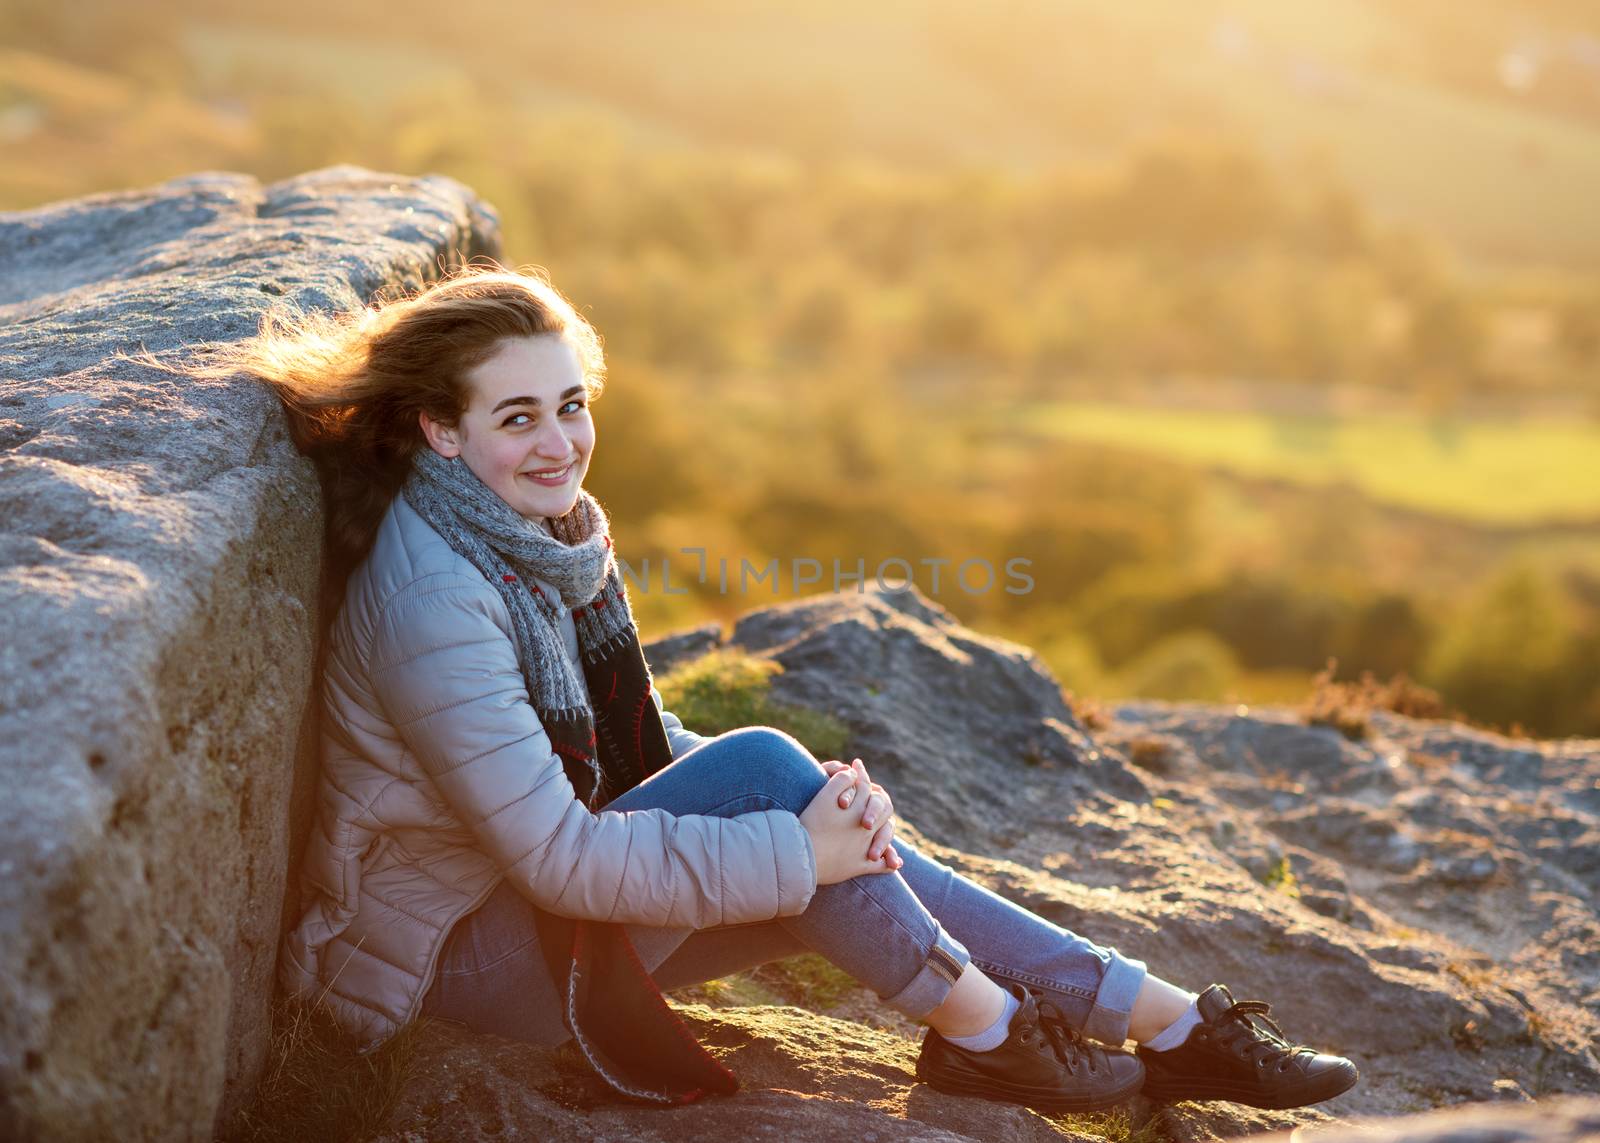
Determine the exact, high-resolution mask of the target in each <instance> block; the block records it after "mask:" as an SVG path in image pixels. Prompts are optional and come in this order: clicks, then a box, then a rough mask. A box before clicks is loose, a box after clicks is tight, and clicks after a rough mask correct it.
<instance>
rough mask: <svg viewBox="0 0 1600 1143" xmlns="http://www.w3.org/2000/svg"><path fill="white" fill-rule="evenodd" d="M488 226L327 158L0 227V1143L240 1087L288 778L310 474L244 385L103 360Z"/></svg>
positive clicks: (423, 269)
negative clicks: (291, 171) (304, 168)
mask: <svg viewBox="0 0 1600 1143" xmlns="http://www.w3.org/2000/svg"><path fill="white" fill-rule="evenodd" d="M496 241H497V236H496V223H495V220H494V217H493V215H492V214H491V213H490V212H489V211H487V209H486V208H484V207H483V205H482V204H480V203H478V202H477V201H476V200H475V199H474V198H473V196H472V194H471V193H470V192H469V191H468V190H466V188H464V187H462V186H460V185H458V184H456V183H454V182H452V181H450V180H448V179H443V178H425V179H402V178H398V177H393V176H388V175H378V174H374V173H371V172H367V171H361V170H357V169H354V168H334V169H330V170H325V171H319V172H316V173H313V174H309V175H305V176H302V177H299V178H295V179H290V180H287V181H285V182H281V183H276V184H273V185H271V186H265V187H263V186H261V185H260V184H259V183H258V182H256V181H255V180H254V179H252V178H249V177H246V176H242V175H232V174H202V175H196V176H193V177H190V178H184V179H177V180H174V181H172V182H169V183H165V184H163V185H160V186H157V187H154V188H151V189H147V190H137V191H128V192H119V193H113V194H103V195H96V196H93V197H90V198H85V199H79V200H77V201H73V202H67V203H60V204H56V205H52V206H49V207H44V208H41V209H38V210H32V211H25V212H20V213H12V214H5V215H0V449H3V450H4V451H3V454H0V614H3V615H4V617H5V631H4V633H3V635H0V927H3V931H4V933H5V940H4V944H3V946H0V1137H3V1138H5V1139H32V1138H51V1139H95V1138H104V1139H110V1138H117V1139H138V1138H152V1139H153V1138H160V1139H199V1138H209V1137H210V1136H211V1135H212V1132H213V1124H214V1122H215V1121H217V1120H218V1119H219V1117H220V1116H225V1115H226V1114H227V1113H228V1112H229V1111H230V1110H231V1109H232V1108H233V1107H234V1106H236V1105H237V1104H239V1102H240V1101H241V1100H242V1099H243V1098H244V1097H245V1096H247V1095H248V1094H249V1093H250V1089H251V1087H252V1085H253V1082H254V1079H255V1075H256V1072H257V1071H258V1070H259V1067H260V1064H261V1061H262V1058H263V1051H264V1048H265V1036H266V1031H267V1029H266V1014H267V1006H268V1001H269V999H270V996H271V981H272V971H273V962H274V957H275V955H276V951H277V943H278V935H279V932H280V928H281V925H282V922H283V914H284V905H285V874H286V872H287V868H288V863H289V857H290V854H291V850H292V849H293V850H296V851H297V849H298V837H299V833H300V831H301V828H302V827H303V825H304V823H305V820H306V817H305V810H306V808H307V807H306V805H305V804H304V799H305V796H306V795H307V793H308V792H309V790H310V788H311V787H310V780H311V777H312V773H313V771H312V769H311V768H312V767H313V766H314V765H315V757H314V753H313V752H312V750H311V746H312V738H311V734H312V732H313V731H314V726H313V724H312V723H313V720H312V718H311V717H310V716H308V713H307V712H308V705H307V701H308V697H309V695H310V693H311V686H312V678H313V662H314V657H315V656H314V651H315V641H316V636H317V629H318V616H317V614H316V608H317V597H318V568H319V558H320V542H321V523H320V513H319V506H318V496H317V485H316V480H315V477H314V474H313V472H312V471H311V468H310V466H309V465H308V464H307V463H306V462H305V461H304V460H303V459H301V458H300V457H298V456H297V455H296V453H295V451H294V449H293V448H292V447H291V445H290V443H289V441H288V439H287V435H286V431H285V423H284V418H283V415H282V413H281V411H280V409H279V407H278V405H277V402H276V401H275V399H274V398H273V397H272V396H271V395H270V394H269V393H267V392H266V391H265V390H264V389H262V388H261V387H260V386H258V385H257V384H255V383H253V382H250V381H247V380H243V379H241V380H238V381H236V382H231V383H226V384H220V383H219V384H191V383H186V382H183V381H179V380H175V379H174V378H173V377H172V376H170V375H167V374H162V373H160V372H157V371H154V370H149V369H141V368H136V367H132V366H130V365H128V364H125V363H120V362H114V361H108V358H109V356H110V355H111V354H112V353H113V351H115V350H127V351H134V350H137V349H138V348H139V347H140V346H141V345H144V346H146V347H148V348H149V349H150V350H152V351H154V352H155V353H156V354H158V355H160V356H162V357H168V358H172V359H181V358H182V357H183V356H184V354H185V353H186V352H188V351H187V350H186V349H185V348H184V346H185V344H193V343H200V342H208V341H214V342H215V341H228V340H232V339H237V338H241V337H244V336H247V335H249V334H251V333H253V332H254V330H255V327H256V321H257V318H258V316H259V314H260V313H261V311H262V310H263V308H264V307H266V306H267V305H268V304H269V303H271V302H272V301H273V299H274V298H275V297H277V296H285V297H289V298H292V299H294V300H296V301H299V302H301V303H303V304H305V305H309V306H315V305H339V306H344V305H349V304H353V303H358V302H361V301H364V300H367V299H368V298H369V297H370V296H371V295H372V293H373V292H374V291H375V290H376V289H378V288H379V287H384V286H394V285H402V284H404V285H410V284H415V283H418V282H420V281H423V280H425V279H427V278H429V277H432V276H435V275H436V274H437V272H438V266H439V264H440V262H441V261H446V262H448V260H449V257H450V256H452V255H453V254H454V253H455V252H458V251H459V252H460V253H461V254H462V255H464V256H468V257H470V256H472V255H474V254H477V253H493V252H494V248H495V243H496ZM292 803H296V805H295V809H294V810H293V812H291V804H292Z"/></svg>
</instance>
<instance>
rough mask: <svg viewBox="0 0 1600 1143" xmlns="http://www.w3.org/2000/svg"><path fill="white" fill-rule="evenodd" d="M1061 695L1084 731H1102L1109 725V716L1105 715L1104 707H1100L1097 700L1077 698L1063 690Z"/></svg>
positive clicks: (1077, 696)
mask: <svg viewBox="0 0 1600 1143" xmlns="http://www.w3.org/2000/svg"><path fill="white" fill-rule="evenodd" d="M1061 695H1062V697H1063V698H1065V699H1066V700H1067V706H1068V707H1070V708H1071V709H1072V715H1073V717H1074V718H1076V719H1077V720H1078V721H1079V722H1080V723H1081V724H1082V725H1083V728H1084V729H1085V730H1104V729H1105V728H1106V727H1108V726H1110V725H1111V716H1110V715H1109V714H1107V713H1106V710H1105V707H1103V706H1101V705H1100V700H1099V699H1092V698H1087V697H1083V696H1079V695H1076V694H1073V693H1072V692H1071V691H1065V690H1064V691H1062V692H1061Z"/></svg>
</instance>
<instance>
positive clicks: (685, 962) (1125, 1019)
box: [608, 727, 1187, 1044]
mask: <svg viewBox="0 0 1600 1143" xmlns="http://www.w3.org/2000/svg"><path fill="white" fill-rule="evenodd" d="M763 735H765V738H762V736H763ZM752 738H755V740H758V741H757V743H752V741H750V740H752ZM702 751H717V756H715V757H731V759H734V767H736V768H738V772H739V773H741V775H742V778H744V781H747V783H749V780H750V776H752V775H754V770H744V768H742V767H746V765H747V764H752V762H754V760H755V759H763V762H762V767H773V765H776V768H778V770H779V772H781V770H782V768H784V765H786V759H787V760H789V762H790V764H792V762H794V760H795V751H798V752H800V754H803V757H805V759H808V760H810V754H805V748H803V746H800V744H798V743H797V741H795V740H792V738H789V736H787V735H782V733H779V732H771V730H768V728H760V727H752V728H746V730H738V732H731V733H728V735H722V736H718V738H715V740H710V741H709V743H704V744H702V746H698V748H696V749H694V751H691V752H688V754H685V756H683V757H682V759H678V760H677V762H675V764H674V765H672V767H667V768H666V770H662V772H661V773H658V775H654V776H653V778H651V780H650V781H646V783H643V784H640V786H637V788H635V789H634V791H629V794H624V796H622V797H621V799H618V800H616V802H613V804H611V805H613V807H616V808H638V807H635V805H629V804H627V802H629V800H630V799H635V797H637V799H638V800H640V804H642V805H643V804H650V805H658V804H661V802H662V797H666V800H667V802H670V804H667V805H664V808H669V810H672V808H674V804H677V805H682V802H678V800H677V799H680V797H690V799H691V800H693V799H694V797H696V796H694V794H693V792H691V791H693V789H696V788H699V786H701V783H702V781H704V778H691V767H694V764H696V757H698V756H701V752H702ZM774 754H776V759H774V757H773V756H774ZM741 759H746V760H744V762H741ZM811 764H813V765H814V760H813V762H811ZM699 765H706V767H707V772H714V770H722V768H725V764H720V762H718V764H710V760H709V759H706V760H701V764H699ZM680 768H682V772H680ZM674 772H680V773H677V775H675V773H674ZM800 772H802V776H803V778H805V780H803V781H802V783H800V786H802V792H800V794H798V796H794V799H792V804H790V805H789V807H787V808H790V810H794V812H795V813H798V812H800V810H802V808H805V804H806V802H810V799H811V796H813V794H814V792H816V789H819V788H821V784H822V781H824V778H822V770H821V767H816V772H814V773H810V767H805V765H802V767H800ZM674 780H677V781H674ZM669 781H670V783H672V786H670V791H669V788H667V783H669ZM726 781H728V780H726V778H718V784H725V783H726ZM658 783H661V786H656V784H658ZM653 786H656V788H654V789H653ZM725 792H726V794H728V799H741V797H746V796H747V794H746V792H742V791H734V789H731V788H730V789H726V791H725ZM608 808H610V807H608ZM744 808H752V807H749V805H746V807H744ZM677 812H680V813H685V812H693V810H688V808H678V810H677ZM701 812H704V810H701ZM734 812H739V810H734ZM894 847H896V850H898V852H899V855H901V856H902V858H904V860H906V866H904V868H902V869H901V871H898V872H894V874H870V876H862V877H854V879H853V880H848V882H843V884H842V885H824V887H821V888H819V890H818V898H813V903H811V906H810V908H808V909H806V912H805V914H802V916H800V917H781V919H778V920H774V922H765V927H763V928H765V940H773V941H774V944H773V946H771V948H770V949H760V951H757V949H754V948H752V954H755V956H757V957H758V959H742V961H741V954H739V946H741V940H746V938H749V940H754V935H752V933H747V935H744V936H741V935H739V933H738V928H739V927H736V928H734V930H733V932H731V933H726V932H725V930H715V928H712V930H704V932H701V933H694V935H693V936H690V930H661V928H656V930H645V932H638V933H632V935H635V944H637V946H642V948H640V956H642V957H643V959H645V964H646V965H650V967H654V965H658V964H659V965H662V967H667V965H666V962H667V961H669V957H670V956H674V954H672V949H677V948H678V946H680V941H683V944H682V946H683V954H685V956H683V957H682V959H680V961H678V962H677V964H674V965H672V975H670V978H672V980H674V981H675V983H674V985H672V986H678V985H680V983H698V981H701V980H712V978H715V977H720V975H726V973H728V972H738V970H741V969H746V967H750V965H754V964H762V962H765V961H773V959H779V957H782V956H789V954H792V953H794V951H800V949H797V948H794V944H790V946H787V949H786V946H784V944H782V943H781V941H778V940H776V936H773V933H771V928H770V927H778V928H784V930H787V932H790V933H792V935H794V936H795V938H798V940H800V941H802V943H803V946H805V948H814V949H818V951H819V953H822V954H824V956H827V957H829V959H830V961H834V964H838V965H840V967H842V969H845V970H846V972H850V973H851V975H853V977H856V978H858V980H861V981H862V983H866V985H867V986H870V988H874V989H875V991H878V994H880V996H885V999H888V1001H890V1002H891V1005H893V994H891V993H886V991H885V989H883V986H880V985H878V983H875V980H883V977H882V973H880V975H878V977H877V978H874V977H872V970H870V969H869V970H867V972H866V973H862V972H858V970H856V969H854V967H851V965H853V964H856V962H859V959H861V954H862V951H864V948H867V949H870V946H872V940H861V938H859V933H861V928H859V911H861V908H862V906H864V900H862V895H866V901H874V903H878V904H880V906H882V903H883V901H890V903H893V908H896V909H899V908H909V903H907V901H906V893H904V892H902V885H901V884H898V882H904V887H906V888H909V890H910V895H912V896H914V898H915V900H917V903H918V906H920V908H917V909H912V911H910V912H909V914H906V916H910V917H915V920H914V922H912V924H914V927H918V930H920V932H928V924H926V922H923V920H922V916H920V914H923V912H926V914H931V922H933V924H934V925H938V927H939V928H941V930H944V932H946V933H947V935H949V936H950V938H954V941H952V943H954V944H957V946H960V948H962V949H963V953H966V951H968V949H970V953H966V956H962V957H960V959H962V961H968V959H970V961H971V962H973V964H974V965H976V967H978V969H981V970H982V972H984V973H986V975H989V977H995V978H1002V980H1011V981H1016V983H1019V985H1026V986H1030V988H1034V989H1035V991H1040V993H1043V994H1046V996H1050V997H1051V999H1054V1001H1056V1004H1058V1007H1061V1010H1062V1012H1064V1013H1066V1015H1067V1017H1069V1020H1074V1021H1075V1025H1077V1026H1078V1028H1080V1029H1082V1031H1083V1033H1085V1034H1088V1036H1093V1037H1094V1039H1101V1041H1106V1042H1109V1044H1122V1042H1123V1041H1125V1039H1126V1037H1128V1031H1130V1017H1134V1013H1138V1017H1141V1018H1146V1021H1147V1010H1149V1009H1150V1007H1152V1004H1154V1001H1152V997H1155V1001H1160V999H1165V997H1166V993H1171V994H1178V996H1182V997H1184V999H1186V1001H1187V993H1182V991H1181V989H1174V988H1171V986H1165V991H1163V989H1162V988H1160V985H1162V981H1157V978H1154V977H1149V975H1147V972H1146V967H1144V964H1142V962H1141V961H1133V959H1130V957H1126V956H1123V954H1122V953H1118V951H1117V949H1114V948H1102V946H1099V944H1094V943H1093V941H1088V940H1085V938H1082V936H1078V935H1075V933H1072V932H1067V930H1066V928H1061V927H1059V925H1054V924H1051V922H1048V920H1045V919H1043V917H1038V916H1035V914H1032V912H1029V911H1027V909H1024V908H1021V906H1018V904H1013V903H1011V901H1006V900H1005V898H1002V896H998V895H997V893H992V892H990V890H987V888H984V887H981V885H978V884H976V882H973V880H968V879H966V877H962V876H960V874H957V872H955V871H954V869H950V868H949V866H946V864H941V863H939V861H934V860H931V858H928V856H926V855H923V853H920V852H918V850H917V848H915V847H912V845H909V844H907V842H904V840H896V842H894ZM842 888H843V890H846V892H845V893H832V892H829V890H842ZM834 898H845V903H840V901H837V900H834ZM819 903H821V908H819ZM814 914H816V916H814ZM869 916H875V909H872V911H869ZM802 928H808V932H802ZM662 935H666V936H662ZM842 938H843V940H842ZM658 941H661V943H658ZM667 944H670V948H666V946H667ZM643 946H650V951H648V953H646V948H643ZM662 949H666V951H662ZM901 970H904V967H902V969H901ZM696 973H706V975H696ZM968 983H971V981H968ZM941 991H944V993H947V989H941ZM974 1002H978V1004H982V1002H981V1001H974ZM893 1007H901V1005H893ZM931 1009H933V1005H928V1010H931ZM901 1010H906V1009H904V1007H902V1009H901ZM1179 1010H1182V1005H1179ZM909 1015H912V1017H914V1018H917V1020H922V1018H925V1012H909ZM973 1015H976V1013H973ZM1170 1021H1171V1020H1170V1018H1168V1020H1162V1021H1160V1025H1158V1026H1157V1028H1155V1031H1160V1028H1165V1026H1166V1025H1168V1023H1170ZM1136 1023H1138V1021H1136ZM941 1026H942V1025H941ZM1139 1031H1142V1029H1139ZM1149 1034H1154V1031H1152V1033H1149Z"/></svg>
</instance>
